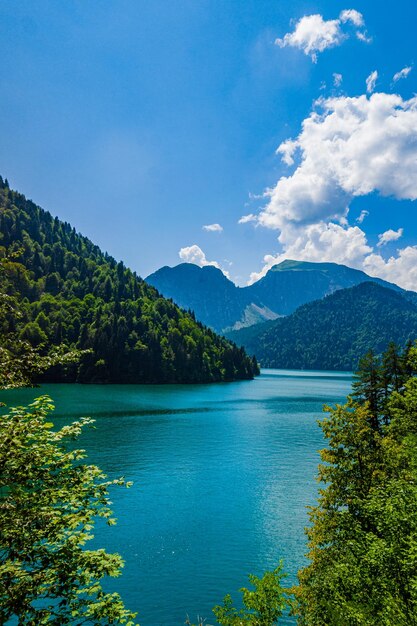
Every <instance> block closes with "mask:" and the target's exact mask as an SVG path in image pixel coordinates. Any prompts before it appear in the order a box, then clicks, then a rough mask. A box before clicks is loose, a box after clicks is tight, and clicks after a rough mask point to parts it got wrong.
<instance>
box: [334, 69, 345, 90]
mask: <svg viewBox="0 0 417 626" xmlns="http://www.w3.org/2000/svg"><path fill="white" fill-rule="evenodd" d="M342 82H343V76H342V74H338V73H337V72H335V73H334V74H333V85H334V86H335V87H340V85H341V84H342Z"/></svg>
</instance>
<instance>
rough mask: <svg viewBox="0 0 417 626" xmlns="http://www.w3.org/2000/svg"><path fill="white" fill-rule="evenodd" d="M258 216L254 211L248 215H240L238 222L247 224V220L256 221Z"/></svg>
mask: <svg viewBox="0 0 417 626" xmlns="http://www.w3.org/2000/svg"><path fill="white" fill-rule="evenodd" d="M257 220H258V217H257V216H256V215H255V214H254V213H249V214H248V215H242V217H241V218H240V220H239V221H238V224H247V223H248V222H256V221H257Z"/></svg>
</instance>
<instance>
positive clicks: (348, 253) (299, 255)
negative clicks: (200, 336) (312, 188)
mask: <svg viewBox="0 0 417 626" xmlns="http://www.w3.org/2000/svg"><path fill="white" fill-rule="evenodd" d="M279 240H280V243H281V244H282V245H283V248H284V252H282V253H281V254H278V255H276V256H274V255H270V254H269V255H266V256H265V257H264V262H265V265H264V267H263V268H262V269H261V271H260V272H252V274H251V275H250V279H249V284H251V283H253V282H255V281H257V280H259V279H260V278H262V276H265V274H266V273H267V271H268V270H269V269H270V268H271V267H272V266H273V265H276V264H277V263H281V261H284V260H285V259H295V260H297V261H312V262H325V261H330V262H333V263H343V264H346V265H349V266H350V267H357V268H359V267H361V266H362V264H363V259H364V257H365V256H366V255H368V254H370V253H371V252H372V248H371V247H370V246H369V245H368V243H367V241H366V235H365V233H364V232H363V230H361V229H360V228H359V227H358V226H347V227H346V226H341V225H340V224H334V223H332V222H330V223H328V224H326V223H325V222H319V223H317V224H310V225H309V226H306V227H305V228H303V229H289V230H287V231H286V232H285V234H284V233H282V234H281V235H280V238H279Z"/></svg>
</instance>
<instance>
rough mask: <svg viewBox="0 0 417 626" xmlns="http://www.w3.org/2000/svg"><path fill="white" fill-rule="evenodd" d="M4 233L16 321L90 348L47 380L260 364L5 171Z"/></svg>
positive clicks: (31, 337) (150, 377)
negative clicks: (11, 182)
mask: <svg viewBox="0 0 417 626" xmlns="http://www.w3.org/2000/svg"><path fill="white" fill-rule="evenodd" d="M0 233H1V235H0V256H1V257H2V258H3V262H2V264H1V268H0V270H1V271H0V290H1V291H2V292H3V293H4V292H9V293H10V294H11V295H18V297H19V300H20V313H21V316H20V317H19V318H18V319H17V318H16V316H13V315H12V314H10V315H9V319H8V320H7V326H8V329H9V330H10V329H11V330H13V331H14V332H17V333H18V334H19V336H20V338H21V339H25V340H27V341H29V342H30V343H31V344H32V345H34V346H35V347H39V348H40V350H41V351H43V352H46V351H47V350H48V349H50V348H51V347H52V346H57V345H64V346H66V347H67V348H68V349H71V348H77V349H80V350H90V353H89V354H86V355H85V356H83V358H82V361H81V363H80V364H79V365H77V366H75V365H73V366H65V367H56V368H54V369H53V370H52V371H50V372H49V373H48V374H47V375H46V379H47V380H53V381H62V380H65V381H79V382H120V383H121V382H129V383H139V382H158V383H162V382H212V381H222V380H234V379H247V378H252V377H253V376H254V374H256V373H257V372H256V370H257V365H256V363H255V362H254V361H252V360H251V359H249V358H248V357H247V355H246V354H245V352H244V350H243V349H241V348H237V346H235V345H233V344H232V343H230V342H229V341H227V340H226V339H224V338H223V337H219V336H218V335H216V334H215V333H214V332H213V331H212V330H210V329H208V328H206V327H204V326H203V325H202V324H201V323H200V322H197V321H196V320H195V318H194V316H193V314H190V313H187V312H185V311H183V310H181V309H179V308H178V306H176V305H175V304H173V303H172V302H171V301H169V300H166V299H165V298H163V297H161V296H160V295H159V293H158V292H157V291H156V290H155V289H154V288H153V287H151V286H150V285H148V284H147V283H145V282H144V281H143V280H142V279H141V278H139V277H138V276H137V275H136V274H135V273H134V272H132V271H130V270H129V269H127V268H126V267H125V266H124V265H123V263H121V262H119V263H118V262H116V261H115V260H114V259H113V258H112V257H111V256H109V255H108V254H107V253H103V252H102V251H101V250H100V249H99V248H98V246H96V245H94V244H93V243H92V242H91V241H90V240H89V239H87V238H86V237H83V236H81V235H80V234H78V233H77V232H76V231H75V229H74V228H72V227H71V226H70V224H68V223H66V222H61V221H60V220H59V219H58V218H54V217H52V215H51V214H50V213H48V212H46V211H44V210H42V209H41V208H40V207H38V206H36V205H35V204H34V203H33V202H31V201H30V200H26V198H25V197H24V196H23V195H21V194H20V193H17V192H15V191H12V190H10V189H9V186H8V183H7V181H6V182H4V181H3V179H2V178H1V177H0ZM5 330H7V329H5V328H3V329H2V331H3V332H5Z"/></svg>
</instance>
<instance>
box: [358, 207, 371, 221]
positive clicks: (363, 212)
mask: <svg viewBox="0 0 417 626" xmlns="http://www.w3.org/2000/svg"><path fill="white" fill-rule="evenodd" d="M368 215H369V211H366V210H365V209H364V210H363V211H361V212H360V215H359V216H358V217H357V218H356V221H357V223H358V224H362V222H363V220H364V219H365V218H366V217H368Z"/></svg>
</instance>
